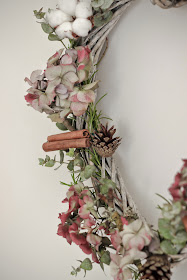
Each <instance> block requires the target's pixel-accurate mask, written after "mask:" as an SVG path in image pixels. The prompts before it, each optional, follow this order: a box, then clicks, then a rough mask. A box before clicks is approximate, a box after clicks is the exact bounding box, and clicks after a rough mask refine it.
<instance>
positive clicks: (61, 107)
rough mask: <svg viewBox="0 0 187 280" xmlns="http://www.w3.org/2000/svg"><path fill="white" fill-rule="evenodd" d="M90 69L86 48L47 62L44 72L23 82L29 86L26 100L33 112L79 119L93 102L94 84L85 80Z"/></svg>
mask: <svg viewBox="0 0 187 280" xmlns="http://www.w3.org/2000/svg"><path fill="white" fill-rule="evenodd" d="M91 67H92V59H91V51H90V49H89V48H88V47H87V46H86V47H82V46H81V47H77V48H75V49H68V50H66V52H65V54H63V49H60V50H59V51H57V52H56V53H55V54H54V55H53V56H51V57H50V58H49V59H48V61H47V68H46V69H45V71H44V72H43V73H42V71H41V70H36V71H34V72H32V74H31V77H30V79H29V78H25V81H26V82H28V83H29V85H30V86H31V87H30V88H29V89H28V91H27V92H28V94H27V95H26V96H25V100H26V101H27V102H28V103H29V105H30V106H32V107H33V108H34V109H35V110H37V111H39V112H46V113H47V114H53V113H56V112H58V113H60V117H61V118H63V117H64V116H65V115H67V114H68V113H69V112H73V114H74V115H75V116H81V115H83V114H84V113H85V111H86V110H87V108H88V104H89V103H91V102H94V100H95V93H94V91H93V89H94V87H95V83H93V84H86V85H84V84H82V83H83V82H85V81H87V80H88V77H89V73H90V70H91Z"/></svg>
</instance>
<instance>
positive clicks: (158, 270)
mask: <svg viewBox="0 0 187 280" xmlns="http://www.w3.org/2000/svg"><path fill="white" fill-rule="evenodd" d="M140 273H141V274H142V277H141V279H147V280H170V279H171V270H170V262H169V261H168V257H167V256H166V255H153V256H151V257H149V258H147V261H146V263H145V264H144V265H143V266H142V268H141V269H140Z"/></svg>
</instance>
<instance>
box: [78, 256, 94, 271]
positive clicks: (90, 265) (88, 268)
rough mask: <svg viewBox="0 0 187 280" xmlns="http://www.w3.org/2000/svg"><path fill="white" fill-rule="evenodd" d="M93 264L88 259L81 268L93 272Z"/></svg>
mask: <svg viewBox="0 0 187 280" xmlns="http://www.w3.org/2000/svg"><path fill="white" fill-rule="evenodd" d="M92 267H93V266H92V262H91V260H90V259H89V258H86V259H85V260H84V261H83V262H82V263H81V265H80V268H82V269H84V270H92Z"/></svg>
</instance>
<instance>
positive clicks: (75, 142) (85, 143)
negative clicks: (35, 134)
mask: <svg viewBox="0 0 187 280" xmlns="http://www.w3.org/2000/svg"><path fill="white" fill-rule="evenodd" d="M87 147H90V139H89V138H81V139H71V140H63V141H53V142H46V143H44V144H43V146H42V148H43V150H44V151H45V152H51V151H58V150H67V149H69V148H87Z"/></svg>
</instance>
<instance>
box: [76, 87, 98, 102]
mask: <svg viewBox="0 0 187 280" xmlns="http://www.w3.org/2000/svg"><path fill="white" fill-rule="evenodd" d="M77 99H78V100H79V101H80V102H85V103H91V102H94V101H95V93H94V91H92V90H89V91H79V92H78V94H77Z"/></svg>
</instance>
